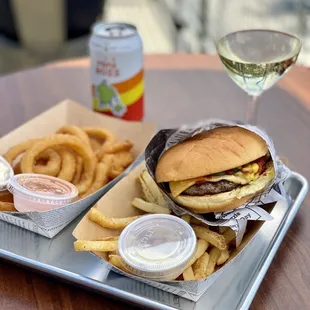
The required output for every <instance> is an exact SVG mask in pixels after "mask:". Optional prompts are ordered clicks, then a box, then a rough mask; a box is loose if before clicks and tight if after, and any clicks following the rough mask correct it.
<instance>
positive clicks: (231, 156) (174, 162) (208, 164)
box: [155, 126, 268, 182]
mask: <svg viewBox="0 0 310 310" xmlns="http://www.w3.org/2000/svg"><path fill="white" fill-rule="evenodd" d="M267 152H268V147H267V145H266V143H265V141H264V140H263V139H262V138H261V137H260V136H259V135H257V134H255V133H253V132H252V131H249V130H246V129H244V128H241V127H238V126H233V127H218V128H215V129H212V130H210V131H206V132H202V133H200V134H198V135H196V136H194V137H193V138H190V139H188V140H185V141H183V142H181V143H179V144H177V145H175V146H173V147H172V148H171V149H169V150H168V151H167V152H165V153H164V154H163V155H162V157H161V158H160V159H159V161H158V163H157V167H156V171H155V177H156V181H157V182H170V181H183V180H187V179H191V178H197V177H201V176H206V175H210V174H213V173H218V172H222V171H226V170H229V169H232V168H236V167H239V166H242V165H245V164H247V163H250V162H252V161H254V160H256V159H258V158H260V157H262V156H264V155H266V154H267Z"/></svg>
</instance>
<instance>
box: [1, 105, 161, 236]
mask: <svg viewBox="0 0 310 310" xmlns="http://www.w3.org/2000/svg"><path fill="white" fill-rule="evenodd" d="M63 125H77V126H88V127H104V128H107V129H109V130H111V132H112V133H113V134H115V135H116V136H117V138H118V139H128V140H131V141H132V142H133V143H134V146H133V148H132V150H131V152H132V154H133V157H134V159H137V158H138V157H139V156H140V155H141V154H143V151H144V149H145V147H146V145H147V144H148V142H149V140H150V139H151V138H152V136H153V135H154V134H155V130H156V126H155V125H154V124H151V123H141V122H128V121H123V120H120V119H116V118H113V117H109V116H105V115H103V114H99V113H95V112H93V111H91V110H89V109H87V108H85V107H84V106H82V105H80V104H78V103H76V102H74V101H72V100H69V99H67V100H64V101H62V102H60V103H59V104H57V105H55V106H54V107H53V108H51V109H49V110H47V111H46V112H44V113H42V114H40V115H38V116H37V117H35V118H33V119H32V120H30V121H29V122H27V123H25V124H24V125H22V126H20V127H18V128H17V129H15V130H14V131H12V132H10V133H9V134H7V135H6V136H4V137H2V138H1V139H0V154H4V153H5V152H6V151H7V150H8V149H9V148H10V147H11V146H13V145H16V144H18V143H20V142H22V141H25V140H27V139H32V138H41V137H45V136H47V135H50V134H53V133H55V131H56V130H57V129H59V128H60V127H61V126H63ZM108 187H109V186H106V188H108ZM104 193H105V191H104V190H103V189H101V190H99V191H97V192H96V193H94V194H92V195H90V196H88V197H87V198H85V199H84V200H82V201H83V203H80V201H78V202H76V203H74V204H76V205H77V207H76V209H77V210H78V211H77V212H76V214H75V211H74V210H73V209H74V208H71V210H69V211H70V212H71V214H70V218H68V219H66V223H62V224H61V225H59V227H57V228H56V226H57V224H58V223H55V224H56V225H55V229H51V228H50V227H49V229H46V232H44V231H42V229H41V228H42V227H43V226H44V225H43V226H42V225H41V226H40V225H36V223H35V222H34V221H33V220H30V219H29V218H26V219H25V217H22V214H25V213H9V212H0V219H2V220H4V221H7V222H9V223H12V224H14V225H16V226H20V227H23V228H25V229H28V230H31V231H34V232H36V233H38V234H41V235H44V236H46V237H49V238H51V237H53V236H54V235H56V234H57V233H58V232H59V231H60V230H62V229H63V228H64V227H65V226H66V225H68V224H69V223H70V222H71V220H73V219H74V218H75V217H76V216H78V215H79V214H80V213H81V212H82V211H83V210H85V209H86V208H87V207H89V206H90V205H92V204H93V203H94V202H95V201H97V200H98V198H100V197H101V196H102V195H103V194H104ZM74 204H72V206H73V205H74ZM67 207H69V206H66V207H64V208H67ZM60 209H63V208H60ZM53 211H56V210H53ZM44 213H48V212H44ZM32 219H33V218H32ZM41 222H42V221H41ZM43 228H44V227H43Z"/></svg>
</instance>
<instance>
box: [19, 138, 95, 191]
mask: <svg viewBox="0 0 310 310" xmlns="http://www.w3.org/2000/svg"><path fill="white" fill-rule="evenodd" d="M57 146H66V147H69V148H71V149H72V150H73V151H74V152H76V153H77V154H78V155H79V156H81V157H82V158H83V163H84V170H83V174H82V176H81V179H80V180H79V182H78V183H77V184H76V187H77V189H78V191H79V194H83V193H85V192H86V191H87V190H88V188H89V187H90V186H91V184H92V181H93V178H94V172H95V167H96V157H95V155H94V153H93V151H92V150H91V148H90V146H88V145H86V144H85V143H83V141H81V139H79V138H77V137H75V136H71V135H64V134H54V135H52V136H49V137H47V138H44V139H42V140H40V141H39V142H38V143H36V144H35V145H33V146H32V147H31V148H30V149H28V150H27V152H26V153H25V155H24V156H23V158H22V160H21V168H22V170H23V171H24V172H25V173H32V172H33V163H34V161H35V159H36V157H37V156H38V155H39V154H40V153H41V152H43V151H44V150H46V149H48V148H53V147H57Z"/></svg>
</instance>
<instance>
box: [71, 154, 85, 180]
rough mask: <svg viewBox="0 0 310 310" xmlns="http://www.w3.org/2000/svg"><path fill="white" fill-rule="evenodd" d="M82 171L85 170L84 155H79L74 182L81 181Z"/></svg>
mask: <svg viewBox="0 0 310 310" xmlns="http://www.w3.org/2000/svg"><path fill="white" fill-rule="evenodd" d="M82 172H83V159H82V157H80V156H78V157H77V158H76V168H75V174H74V176H73V179H72V184H74V185H75V184H77V183H78V182H79V181H80V178H81V175H82Z"/></svg>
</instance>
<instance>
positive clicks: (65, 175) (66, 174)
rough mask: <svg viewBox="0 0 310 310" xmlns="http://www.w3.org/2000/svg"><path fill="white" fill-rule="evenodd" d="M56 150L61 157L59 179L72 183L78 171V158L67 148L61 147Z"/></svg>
mask: <svg viewBox="0 0 310 310" xmlns="http://www.w3.org/2000/svg"><path fill="white" fill-rule="evenodd" d="M56 150H57V152H58V154H59V155H60V157H61V169H60V171H59V174H58V175H57V177H58V178H60V179H62V180H65V181H68V182H71V181H72V179H73V176H74V174H75V169H76V156H75V154H74V153H73V152H72V151H71V150H69V149H68V148H65V147H59V148H56Z"/></svg>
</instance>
